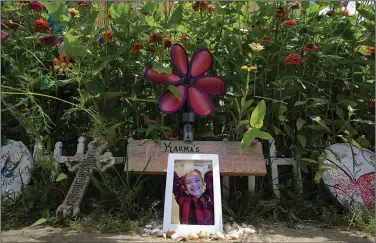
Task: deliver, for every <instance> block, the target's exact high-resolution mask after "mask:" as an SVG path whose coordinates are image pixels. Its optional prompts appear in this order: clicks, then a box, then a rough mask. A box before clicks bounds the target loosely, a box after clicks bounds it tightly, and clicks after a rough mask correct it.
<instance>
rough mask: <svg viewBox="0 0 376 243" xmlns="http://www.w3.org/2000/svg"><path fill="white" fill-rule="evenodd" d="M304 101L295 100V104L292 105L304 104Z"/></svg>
mask: <svg viewBox="0 0 376 243" xmlns="http://www.w3.org/2000/svg"><path fill="white" fill-rule="evenodd" d="M305 103H306V102H305V101H297V102H295V105H294V106H298V105H305Z"/></svg>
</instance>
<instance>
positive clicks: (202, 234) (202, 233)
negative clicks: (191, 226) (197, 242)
mask: <svg viewBox="0 0 376 243" xmlns="http://www.w3.org/2000/svg"><path fill="white" fill-rule="evenodd" d="M198 237H199V238H200V239H204V238H208V237H209V233H208V232H206V231H205V230H203V231H200V233H199V235H198Z"/></svg>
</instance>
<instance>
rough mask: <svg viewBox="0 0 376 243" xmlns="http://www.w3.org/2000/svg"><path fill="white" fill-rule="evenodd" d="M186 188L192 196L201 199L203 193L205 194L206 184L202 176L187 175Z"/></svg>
mask: <svg viewBox="0 0 376 243" xmlns="http://www.w3.org/2000/svg"><path fill="white" fill-rule="evenodd" d="M185 188H186V189H187V191H188V193H189V194H190V195H192V196H194V197H197V198H199V197H201V195H202V193H204V184H203V181H202V178H201V176H199V175H197V174H196V173H189V174H187V175H186V178H185Z"/></svg>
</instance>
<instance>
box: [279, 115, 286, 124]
mask: <svg viewBox="0 0 376 243" xmlns="http://www.w3.org/2000/svg"><path fill="white" fill-rule="evenodd" d="M278 120H280V121H282V122H283V121H285V120H286V117H285V116H284V115H279V116H278Z"/></svg>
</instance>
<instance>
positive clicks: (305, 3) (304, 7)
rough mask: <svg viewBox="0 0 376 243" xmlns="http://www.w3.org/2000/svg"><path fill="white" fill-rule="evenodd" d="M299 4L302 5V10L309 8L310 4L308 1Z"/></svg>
mask: <svg viewBox="0 0 376 243" xmlns="http://www.w3.org/2000/svg"><path fill="white" fill-rule="evenodd" d="M300 4H301V5H302V8H303V9H307V8H309V4H310V2H309V1H302V2H300Z"/></svg>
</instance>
